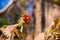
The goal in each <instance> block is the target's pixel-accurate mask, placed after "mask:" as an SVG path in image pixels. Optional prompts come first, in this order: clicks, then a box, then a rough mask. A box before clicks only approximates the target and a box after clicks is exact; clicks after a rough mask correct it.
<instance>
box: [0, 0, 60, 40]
mask: <svg viewBox="0 0 60 40" xmlns="http://www.w3.org/2000/svg"><path fill="white" fill-rule="evenodd" d="M5 1H7V0H5ZM14 1H15V2H14V3H13V4H12V5H11V6H10V7H9V8H8V9H7V10H6V11H5V12H3V13H1V14H0V27H2V26H3V25H11V24H15V23H17V20H18V19H19V18H20V16H21V14H23V13H27V14H28V15H29V16H30V22H29V23H28V24H27V25H26V28H27V37H26V40H34V37H35V36H36V35H38V34H39V33H41V32H45V31H46V30H48V28H49V26H50V24H51V22H52V19H54V18H55V17H56V16H60V0H14Z"/></svg>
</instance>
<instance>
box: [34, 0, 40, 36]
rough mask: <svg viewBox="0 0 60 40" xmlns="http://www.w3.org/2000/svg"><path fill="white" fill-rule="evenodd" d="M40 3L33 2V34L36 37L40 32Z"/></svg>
mask: <svg viewBox="0 0 60 40" xmlns="http://www.w3.org/2000/svg"><path fill="white" fill-rule="evenodd" d="M40 4H41V1H40V0H34V5H35V10H34V15H35V32H34V36H36V35H38V34H39V33H40V32H41V6H40Z"/></svg>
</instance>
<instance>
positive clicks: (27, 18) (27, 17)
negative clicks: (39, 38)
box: [21, 14, 30, 23]
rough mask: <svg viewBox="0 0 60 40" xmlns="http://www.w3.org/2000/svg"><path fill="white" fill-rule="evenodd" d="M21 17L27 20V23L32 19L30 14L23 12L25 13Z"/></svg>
mask: <svg viewBox="0 0 60 40" xmlns="http://www.w3.org/2000/svg"><path fill="white" fill-rule="evenodd" d="M21 18H22V19H23V20H24V21H25V23H28V22H29V20H30V17H29V15H28V14H23V15H22V16H21Z"/></svg>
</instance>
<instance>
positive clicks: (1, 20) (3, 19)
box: [0, 18, 9, 27]
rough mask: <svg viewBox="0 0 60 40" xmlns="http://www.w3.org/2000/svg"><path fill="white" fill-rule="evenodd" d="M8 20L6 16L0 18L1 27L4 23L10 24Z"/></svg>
mask: <svg viewBox="0 0 60 40" xmlns="http://www.w3.org/2000/svg"><path fill="white" fill-rule="evenodd" d="M8 24H9V23H8V20H7V19H6V18H0V27H1V26H3V25H8Z"/></svg>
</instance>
